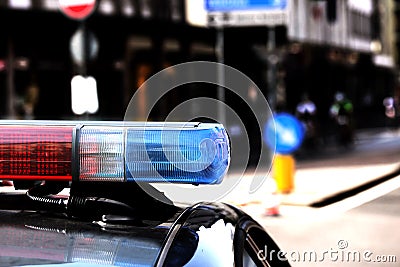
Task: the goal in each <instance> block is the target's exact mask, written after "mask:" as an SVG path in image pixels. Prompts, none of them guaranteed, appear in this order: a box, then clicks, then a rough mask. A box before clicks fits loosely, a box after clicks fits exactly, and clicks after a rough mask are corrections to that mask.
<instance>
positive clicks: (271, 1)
mask: <svg viewBox="0 0 400 267" xmlns="http://www.w3.org/2000/svg"><path fill="white" fill-rule="evenodd" d="M286 5H287V0H235V1H226V0H205V6H206V10H207V11H210V12H211V11H239V10H243V11H246V10H259V11H260V10H272V9H284V8H286Z"/></svg>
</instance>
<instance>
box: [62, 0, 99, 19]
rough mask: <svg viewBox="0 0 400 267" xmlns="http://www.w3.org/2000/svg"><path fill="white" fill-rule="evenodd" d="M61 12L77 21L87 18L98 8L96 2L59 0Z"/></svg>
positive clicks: (94, 0)
mask: <svg viewBox="0 0 400 267" xmlns="http://www.w3.org/2000/svg"><path fill="white" fill-rule="evenodd" d="M58 3H59V7H60V10H61V12H63V13H64V14H65V15H66V16H67V17H69V18H71V19H76V20H83V19H85V18H87V17H88V16H89V15H90V14H92V12H93V11H94V9H95V8H96V0H58Z"/></svg>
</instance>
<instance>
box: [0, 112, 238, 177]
mask: <svg viewBox="0 0 400 267" xmlns="http://www.w3.org/2000/svg"><path fill="white" fill-rule="evenodd" d="M229 163H230V147H229V139H228V136H227V133H226V131H225V129H224V127H223V126H222V125H221V124H216V123H195V122H190V123H173V122H168V123H166V122H162V123H161V122H160V123H157V122H142V123H139V122H107V121H103V122H100V121H97V122H87V121H83V122H80V121H37V120H31V121H10V120H4V121H0V179H3V180H53V181H115V182H128V181H136V182H150V183H153V182H154V183H160V182H170V183H186V184H218V183H220V182H221V181H222V179H223V176H224V175H225V174H226V172H227V170H228V166H229Z"/></svg>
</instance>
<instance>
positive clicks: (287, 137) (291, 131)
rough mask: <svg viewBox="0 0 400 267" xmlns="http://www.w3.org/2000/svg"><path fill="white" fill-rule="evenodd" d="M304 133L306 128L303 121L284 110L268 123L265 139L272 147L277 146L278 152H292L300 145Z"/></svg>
mask: <svg viewBox="0 0 400 267" xmlns="http://www.w3.org/2000/svg"><path fill="white" fill-rule="evenodd" d="M274 126H275V127H274ZM304 135H305V129H304V127H303V125H302V124H301V122H300V121H299V120H298V119H297V118H296V117H294V116H293V115H291V114H289V113H285V112H282V113H278V114H275V115H274V116H273V119H270V120H269V121H268V122H267V123H266V125H265V131H264V141H265V142H266V143H267V145H268V146H270V147H271V146H275V151H276V153H279V154H290V153H292V152H294V151H296V150H297V149H298V148H299V147H300V145H301V144H302V142H303V139H304ZM273 141H275V142H273Z"/></svg>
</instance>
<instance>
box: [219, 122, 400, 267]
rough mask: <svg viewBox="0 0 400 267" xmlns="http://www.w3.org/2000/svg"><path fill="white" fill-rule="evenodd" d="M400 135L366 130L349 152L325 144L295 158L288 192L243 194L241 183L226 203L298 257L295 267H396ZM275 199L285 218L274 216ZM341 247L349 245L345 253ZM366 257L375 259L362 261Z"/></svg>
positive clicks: (265, 189) (398, 255)
mask: <svg viewBox="0 0 400 267" xmlns="http://www.w3.org/2000/svg"><path fill="white" fill-rule="evenodd" d="M399 134H400V132H399V131H398V130H392V129H381V130H378V131H377V130H373V129H371V130H363V131H359V132H358V133H357V135H356V141H355V145H354V147H353V148H352V149H351V150H348V151H343V150H341V149H340V148H335V147H334V146H327V147H325V148H324V149H322V150H321V151H319V152H316V153H317V154H316V155H314V156H309V157H301V158H300V159H297V161H296V172H295V176H294V179H295V188H294V190H293V192H291V193H289V194H285V195H278V196H277V195H274V194H272V193H271V192H272V191H273V190H272V189H271V188H270V186H271V183H269V182H266V183H264V185H263V186H262V187H261V188H260V189H259V190H258V191H257V192H256V193H254V194H251V195H247V196H245V195H246V193H245V192H246V191H245V190H246V188H247V187H246V186H245V185H244V184H245V182H243V184H242V186H241V187H238V188H237V189H235V190H238V191H236V192H231V194H230V195H229V196H227V198H226V199H225V200H226V201H227V202H230V203H233V204H235V205H239V206H240V207H241V208H243V209H244V210H245V211H246V212H248V213H249V214H251V215H252V216H253V217H255V218H256V219H257V220H258V221H259V222H261V224H262V225H263V226H264V227H265V228H266V229H267V231H268V232H269V233H270V234H271V235H272V237H273V238H275V239H276V240H277V242H278V243H279V244H281V249H282V251H284V252H286V253H292V255H289V257H288V258H289V260H290V261H291V263H292V264H293V266H313V264H314V265H315V266H316V265H323V266H365V264H366V263H369V264H372V263H375V264H377V265H379V266H397V265H396V263H395V262H389V261H394V260H396V262H397V264H398V262H399V261H400V250H399V249H398V240H399V239H400V233H399V232H398V231H397V230H395V229H396V227H397V225H398V224H399V223H400V207H399V205H398V203H399V197H400V189H399V188H400V177H399V176H398V175H399V171H398V168H399V165H398V159H399V152H400V138H399V137H400V135H399ZM248 178H249V177H248ZM269 178H271V177H269ZM244 179H246V177H245V178H244ZM249 180H250V179H249ZM247 186H248V185H247ZM235 190H234V191H235ZM235 196H236V197H235ZM246 198H247V200H246ZM277 198H279V202H280V203H279V215H277V216H268V215H267V211H268V209H269V208H270V206H271V205H274V201H276V199H277ZM343 243H345V245H346V247H341V248H339V247H338V246H345V245H343ZM324 252H326V253H325V255H324ZM368 252H371V253H372V254H368ZM329 253H330V254H329ZM343 253H345V254H346V255H342V254H343ZM362 253H365V254H368V256H371V257H367V256H365V259H363V255H362ZM348 254H351V255H348ZM382 255H384V256H388V257H386V259H385V261H387V262H386V263H385V262H383V260H382V262H378V261H379V257H375V256H382ZM390 255H393V256H396V257H392V258H390V257H389V256H390ZM339 256H340V257H339ZM342 256H343V257H345V258H343V257H342ZM310 257H311V258H310ZM337 257H339V258H337ZM348 257H350V258H348ZM353 257H357V258H353ZM368 266H369V265H368Z"/></svg>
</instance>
